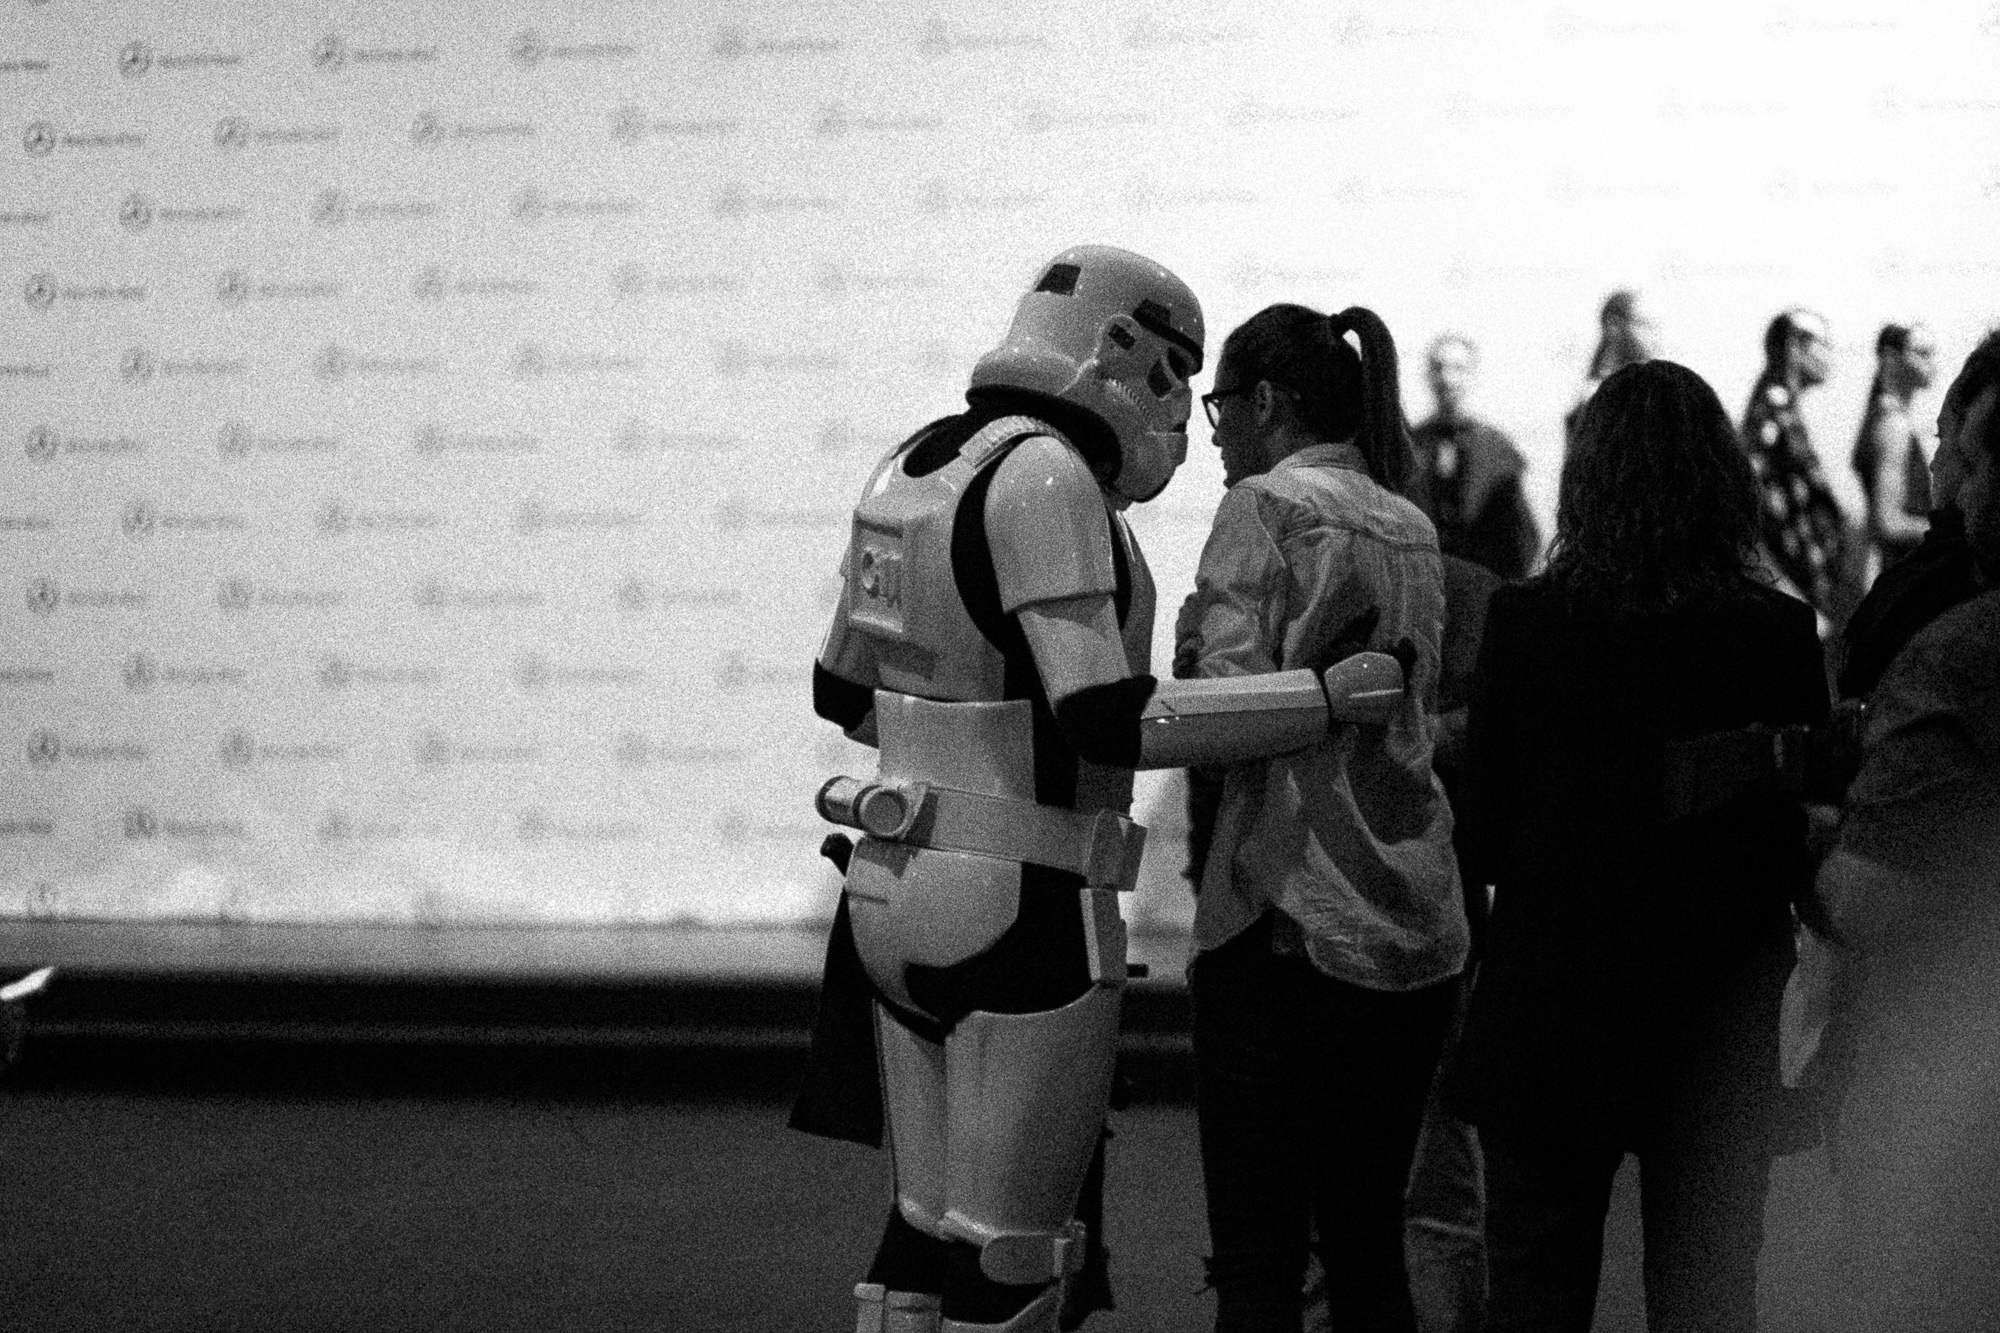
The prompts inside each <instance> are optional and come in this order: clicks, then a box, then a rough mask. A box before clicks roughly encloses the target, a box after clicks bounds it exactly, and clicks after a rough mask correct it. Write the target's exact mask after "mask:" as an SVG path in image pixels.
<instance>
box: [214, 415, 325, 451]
mask: <svg viewBox="0 0 2000 1333" xmlns="http://www.w3.org/2000/svg"><path fill="white" fill-rule="evenodd" d="M215 450H216V452H217V453H219V454H221V455H222V456H223V457H224V458H247V457H249V456H250V455H251V454H253V453H255V454H271V455H276V456H280V457H287V458H296V457H306V456H313V455H326V454H337V453H339V452H340V450H341V443H340V437H339V436H336V435H259V434H257V433H256V432H255V431H253V430H251V429H250V427H248V426H246V425H244V424H243V423H242V422H240V421H226V422H224V423H223V424H222V426H221V427H220V428H219V429H218V430H217V431H216V433H215Z"/></svg>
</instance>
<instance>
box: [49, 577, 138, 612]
mask: <svg viewBox="0 0 2000 1333" xmlns="http://www.w3.org/2000/svg"><path fill="white" fill-rule="evenodd" d="M27 596H28V609H29V610H30V611H32V612H34V613H35V614H36V615H38V616H52V615H54V614H55V613H56V612H57V611H58V610H60V609H61V608H62V607H65V606H69V607H75V608H77V609H78V610H84V611H142V610H144V609H145V607H146V604H147V600H148V599H147V596H146V594H145V593H143V592H137V591H134V590H132V589H127V588H70V589H67V590H66V589H64V588H63V586H62V585H61V584H60V583H57V582H56V581H55V580H54V579H51V578H38V579H32V580H30V581H29V583H28V588H27Z"/></svg>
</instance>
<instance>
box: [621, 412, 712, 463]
mask: <svg viewBox="0 0 2000 1333" xmlns="http://www.w3.org/2000/svg"><path fill="white" fill-rule="evenodd" d="M612 447H613V448H614V449H616V450H617V451H618V452H619V453H621V454H678V453H700V454H725V453H733V452H735V451H736V450H737V449H740V448H742V447H743V439H742V437H741V436H738V435H732V434H730V433H728V432H727V431H669V430H661V429H660V428H658V427H657V426H653V425H651V424H649V423H647V422H644V421H640V420H638V419H637V418H634V419H632V420H629V421H627V422H626V423H625V428H624V429H623V430H621V431H619V432H618V437H617V439H616V440H615V441H614V442H613V445H612Z"/></svg>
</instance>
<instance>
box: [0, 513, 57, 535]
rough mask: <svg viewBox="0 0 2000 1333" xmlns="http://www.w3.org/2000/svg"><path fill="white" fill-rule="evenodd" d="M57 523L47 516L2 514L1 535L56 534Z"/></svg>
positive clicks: (0, 515) (0, 520) (0, 517)
mask: <svg viewBox="0 0 2000 1333" xmlns="http://www.w3.org/2000/svg"><path fill="white" fill-rule="evenodd" d="M55 527H56V522H55V520H54V519H52V518H49V517H48V516H47V515H45V514H0V533H8V532H54V531H55Z"/></svg>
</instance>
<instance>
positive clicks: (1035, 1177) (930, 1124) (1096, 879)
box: [813, 246, 1404, 1333]
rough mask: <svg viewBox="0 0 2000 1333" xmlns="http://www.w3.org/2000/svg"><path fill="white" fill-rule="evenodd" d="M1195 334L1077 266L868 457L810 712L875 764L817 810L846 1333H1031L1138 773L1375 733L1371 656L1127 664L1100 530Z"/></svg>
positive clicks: (1094, 1086)
mask: <svg viewBox="0 0 2000 1333" xmlns="http://www.w3.org/2000/svg"><path fill="white" fill-rule="evenodd" d="M1202 342H1203V328H1202V316H1201V308H1200V306H1199V305H1198V304H1197V302H1196V300H1195V297H1194V294H1193V293H1192V292H1191V291H1190V290H1189V289H1188V288H1187V286H1186V285H1185V284H1184V283H1182V282H1181V281H1180V280H1179V279H1178V278H1176V277H1175V276H1174V275H1173V274H1171V273H1169V272H1168V271H1167V270H1166V269H1164V268H1162V267H1161V266H1160V265H1158V264H1156V263H1153V262H1152V261H1150V260H1147V259H1144V258H1142V257H1140V256H1138V255H1135V254H1131V253H1129V252H1126V251H1123V250H1116V249H1112V248H1110V247H1106V246H1079V247H1075V248H1073V249H1070V250H1067V251H1065V252H1064V253H1062V254H1061V255H1058V256H1057V257H1056V258H1055V259H1054V260H1053V261H1052V262H1051V263H1050V264H1049V265H1047V266H1046V268H1045V269H1044V270H1043V271H1042V272H1041V273H1040V275H1039V277H1038V279H1037V281H1036V282H1035V284H1034V287H1033V289H1032V290H1031V291H1029V292H1028V294H1027V295H1026V296H1024V297H1023V298H1022V299H1021V301H1020V304H1019V306H1018V308H1017V310H1016V312H1015V316H1014V320H1013V324H1012V327H1011V328H1010V330H1009V331H1008V334H1007V336H1006V339H1005V340H1004V341H1003V342H1002V343H1001V344H1000V346H998V347H997V348H995V349H994V350H993V351H991V352H989V353H988V354H987V355H986V356H984V357H983V358H981V359H980V361H979V363H978V364H977V366H976V367H975V369H974V371H973V375H972V383H971V388H970V389H969V390H968V392H967V395H966V397H967V401H968V403H969V404H970V410H968V411H967V412H965V413H962V414H960V415H958V416H954V417H948V418H945V419H943V420H941V421H937V422H933V423H932V424H931V425H929V426H927V427H925V428H924V429H923V430H921V431H919V432H917V434H916V435H914V436H913V437H911V438H910V439H909V440H907V441H905V442H904V443H903V444H901V445H899V446H898V447H896V448H895V449H893V450H891V451H890V452H889V454H888V455H887V456H886V457H885V458H883V459H882V461H881V462H880V463H879V464H878V465H877V466H876V468H875V470H874V473H873V474H872V475H871V477H870V478H869V481H868V484H867V486H866V488H865V490H864V492H863V495H862V498H861V502H860V504H859V505H857V506H856V508H855V511H854V519H853V528H852V535H851V539H850V542H849V546H848V550H847V553H846V557H845V560H844V563H843V569H842V574H843V588H842V592H841V596H840V600H839V605H838V608H837V610H836V612H835V615H834V618H833V624H832V626H831V627H830V629H829V630H828V632H827V636H826V640H825V643H824V646H823V647H822V649H821V652H820V656H819V660H818V662H817V664H816V666H815V669H814V673H813V694H814V707H815V710H816V711H817V712H818V713H819V715H820V716H821V717H823V718H826V719H827V720H829V721H831V722H834V723H836V724H837V725H839V726H840V727H841V728H842V729H843V730H844V731H845V732H846V733H847V734H848V735H849V736H850V737H852V738H854V739H856V740H859V741H862V742H864V743H867V744H870V745H873V746H875V747H876V748H877V749H878V751H879V768H878V771H877V772H876V773H875V774H874V775H873V776H872V777H868V778H860V777H850V776H842V777H836V778H833V779H832V780H830V781H829V782H827V783H826V785H825V786H824V787H823V788H822V789H821V791H820V795H819V799H818V805H819V810H820V813H821V814H822V815H823V816H824V817H826V818H827V819H829V820H831V821H833V822H834V823H837V824H840V825H844V826H846V827H849V828H852V829H856V830H859V831H860V833H861V834H862V835H863V836H862V837H861V838H860V840H859V842H858V843H857V845H856V846H855V847H854V849H853V851H852V854H851V859H850V861H849V864H848V866H847V873H846V884H845V902H844V905H843V906H844V912H845V915H846V918H847V921H848V923H849V926H850V928H851V931H852V937H853V944H854V951H855V953H856V954H858V956H859V960H860V965H861V967H862V968H864V969H865V972H866V977H867V982H868V984H869V987H870V988H871V989H872V992H873V1012H874V1036H875V1045H876V1050H877V1054H878V1060H879V1075H880V1081H881V1089H882V1102H883V1106H884V1108H885V1112H886V1117H885V1118H886V1125H887V1131H888V1133H887V1136H888V1140H889V1145H890V1150H891V1153H892V1156H893V1161H894V1171H895V1207H894V1209H893V1210H892V1212H891V1215H890V1218H889V1225H888V1228H887V1231H886V1232H885V1235H884V1237H883V1242H882V1247H881V1249H880V1250H878V1252H877V1255H876V1260H875V1264H874V1266H873V1268H872V1269H871V1271H870V1274H869V1278H870V1280H869V1281H867V1282H864V1283H862V1284H861V1285H860V1286H859V1287H857V1288H856V1292H855V1295H856V1301H857V1309H858V1313H857V1324H856V1327H857V1330H858V1333H974V1331H975V1330H993V1331H996V1333H998V1331H1004V1333H1053V1330H1055V1329H1056V1328H1057V1311H1058V1308H1059V1302H1060V1290H1061V1280H1062V1279H1063V1278H1064V1277H1065V1276H1067V1275H1068V1274H1070V1273H1072V1272H1074V1271H1075V1270H1076V1268H1077V1267H1078V1266H1079V1264H1080V1263H1081V1260H1082V1256H1083V1250H1084V1239H1085V1238H1084V1235H1083V1232H1082V1228H1081V1227H1080V1226H1079V1225H1078V1224H1077V1223H1076V1222H1075V1220H1074V1217H1073V1213H1074V1209H1075V1206H1076V1201H1077V1195H1078V1191H1079V1188H1080V1186H1081V1184H1082V1182H1083V1179H1084V1176H1085V1172H1086V1170H1087V1168H1088V1165H1089V1162H1090V1159H1091V1155H1092V1152H1093V1150H1094V1148H1095V1147H1096V1145H1097V1142H1098V1136H1099V1131H1100V1129H1101V1127H1102V1125H1103V1122H1104V1116H1105V1111H1106V1103H1107V1100H1108V1097H1109V1093H1110V1088H1111V1079H1112V1062H1113V1058H1114V1055H1115V1053H1116V1048H1117V1035H1118V1009H1119V999H1120V994H1121V989H1122V987H1123V986H1124V984H1125V979H1126V962H1125V928H1124V924H1123V922H1122V920H1121V917H1120V913H1119V907H1118V895H1119V894H1120V893H1121V892H1124V891H1127V890H1129V889H1130V888H1131V887H1132V885H1133V882H1134V878H1135V876H1136V873H1137V870H1138V865H1139V857H1140V852H1141V848H1142V846H1143V844H1144V838H1145V830H1144V829H1142V828H1140V827H1139V826H1138V825H1136V824H1133V823H1132V822H1131V821H1130V820H1129V819H1127V818H1126V813H1127V811H1128V809H1129V807H1130V804H1131V796H1132V770H1133V769H1135V768H1156V767H1181V766H1186V765H1189V764H1213V763H1228V762H1233V761H1236V760H1240V759H1248V758H1256V757H1261V756H1265V755H1270V754H1277V753H1284V752H1287V751H1290V750H1295V749H1301V748H1304V747H1305V746H1308V745H1310V744H1312V743H1314V742H1315V741H1317V740H1318V739H1320V738H1321V737H1323V736H1324V735H1325V734H1326V732H1327V730H1328V728H1329V727H1330V726H1334V725H1341V724H1345V723H1348V722H1374V721H1380V720H1384V719H1386V717H1387V716H1388V713H1389V712H1390V711H1391V710H1392V709H1393V708H1394V707H1395V705H1396V703H1397V700H1398V699H1399V697H1400V695H1401V693H1402V689H1403V679H1404V667H1403V664H1402V663H1401V662H1399V661H1398V660H1397V658H1395V657H1394V656H1391V655H1389V654H1386V653H1380V652H1362V653H1359V654H1356V655H1354V656H1350V657H1347V658H1346V659H1344V660H1342V661H1340V662H1338V663H1334V664H1329V666H1328V667H1327V669H1326V670H1325V671H1324V672H1322V671H1315V670H1294V671H1285V672H1279V673H1275V674H1270V675H1259V676H1246V677H1238V678H1235V679H1225V680H1189V681H1175V680H1156V679H1155V678H1154V677H1153V676H1152V675H1151V674H1149V657H1150V646H1151V642H1152V637H1153V611H1154V591H1153V584H1152V579H1151V577H1150V575H1149V574H1148V572H1147V568H1146V562H1145V559H1144V557H1143V556H1142V554H1141V553H1140V550H1139V547H1138V544H1137V542H1136V541H1135V540H1134V538H1133V535H1132V532H1131V529H1130V527H1129V526H1128V525H1127V523H1126V521H1125V517H1124V514H1123V510H1124V509H1125V508H1126V507H1127V506H1128V505H1130V504H1132V503H1134V502H1140V501H1145V500H1149V499H1151V498H1152V497H1154V496H1155V495H1158V494H1159V493H1160V491H1161V490H1162V489H1164V488H1165V486H1166V485H1167V482H1168V481H1169V480H1170V479H1171V478H1172V476H1173V473H1174V469H1175V468H1176V467H1177V466H1179V464H1180V463H1181V462H1182V460H1183V459H1184V458H1185V457H1186V453H1187V421H1188V416H1189V412H1190V409H1191V407H1192V405H1193V392H1192V390H1191V388H1190V387H1189V381H1190V379H1191V378H1192V377H1193V376H1194V375H1195V373H1196V372H1198V371H1199V370H1200V369H1201V364H1202Z"/></svg>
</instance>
